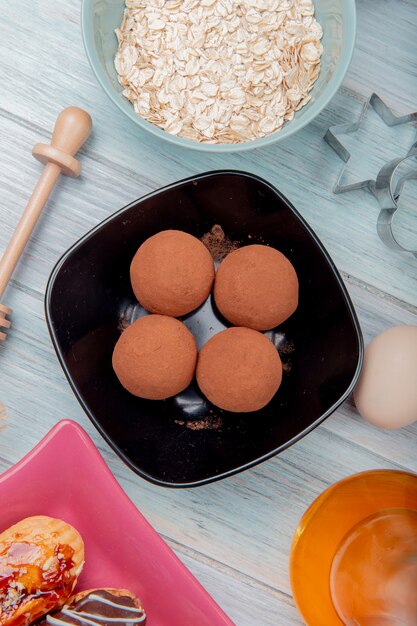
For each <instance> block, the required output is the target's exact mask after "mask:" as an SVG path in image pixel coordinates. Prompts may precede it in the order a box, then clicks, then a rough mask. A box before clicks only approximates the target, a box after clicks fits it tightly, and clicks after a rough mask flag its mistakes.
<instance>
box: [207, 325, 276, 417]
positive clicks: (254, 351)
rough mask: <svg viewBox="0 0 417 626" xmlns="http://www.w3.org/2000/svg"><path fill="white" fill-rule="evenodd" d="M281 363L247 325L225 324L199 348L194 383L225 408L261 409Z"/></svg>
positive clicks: (269, 397) (267, 343)
mask: <svg viewBox="0 0 417 626" xmlns="http://www.w3.org/2000/svg"><path fill="white" fill-rule="evenodd" d="M281 380H282V364H281V359H280V357H279V354H278V352H277V350H276V348H275V346H274V345H273V344H272V343H271V342H270V341H269V339H267V338H266V337H265V335H262V334H261V333H259V332H257V331H256V330H251V329H250V328H228V329H227V330H223V331H222V332H220V333H218V334H217V335H215V336H214V337H212V338H211V339H210V340H209V341H208V342H207V343H206V344H205V345H204V346H203V348H202V350H201V351H200V354H199V357H198V363H197V383H198V385H199V387H200V389H201V391H202V392H203V393H204V395H205V396H206V397H207V398H208V399H209V400H210V402H212V403H213V404H215V405H216V406H218V407H220V408H221V409H225V410H226V411H233V412H236V413H238V412H239V413H247V412H249V411H258V410H259V409H262V407H264V406H265V405H266V404H268V402H270V400H272V398H273V396H274V395H275V393H276V392H277V390H278V388H279V386H280V384H281Z"/></svg>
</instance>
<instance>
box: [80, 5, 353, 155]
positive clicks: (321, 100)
mask: <svg viewBox="0 0 417 626" xmlns="http://www.w3.org/2000/svg"><path fill="white" fill-rule="evenodd" d="M314 4H315V7H316V16H317V19H318V21H319V22H320V24H321V25H322V27H323V33H324V34H323V56H322V65H321V72H320V75H319V78H318V79H317V81H316V83H315V84H314V87H313V89H312V91H311V96H312V97H311V100H310V102H309V103H308V104H307V105H306V106H305V107H304V108H302V109H301V110H300V111H297V113H296V114H295V116H294V118H293V119H292V120H291V121H289V122H286V123H285V124H284V126H283V127H282V128H281V129H280V130H278V131H276V132H274V133H272V134H271V135H268V136H267V137H262V138H261V139H255V140H253V141H246V142H243V143H238V144H206V143H199V142H197V141H192V140H190V139H186V138H183V137H177V136H176V135H171V134H170V133H167V132H166V131H164V130H163V129H162V128H159V127H158V126H156V125H154V124H151V123H150V122H148V121H146V120H145V119H143V118H142V117H140V116H139V115H138V114H137V113H135V111H134V110H133V106H132V104H131V103H130V102H129V101H128V100H127V99H126V98H125V97H124V96H123V95H122V87H121V85H120V84H119V82H118V80H117V72H116V70H115V67H114V63H113V60H114V57H115V55H116V51H117V39H116V35H115V34H114V31H115V29H116V28H117V27H118V26H119V25H120V24H121V21H122V16H123V10H124V6H125V3H124V0H83V3H82V14H81V27H82V34H83V41H84V46H85V50H86V53H87V57H88V60H89V61H90V64H91V67H92V69H93V72H94V74H95V75H96V77H97V80H98V82H99V83H100V85H101V86H102V87H103V89H104V91H105V92H106V93H107V95H108V96H109V98H110V99H111V100H112V101H113V102H114V103H115V104H116V105H117V106H118V107H119V109H120V110H121V111H123V112H124V113H125V114H126V115H127V116H128V117H129V118H130V119H131V120H132V122H134V123H135V124H136V125H137V126H139V127H140V128H142V129H144V130H146V131H148V132H150V133H152V134H153V135H156V136H157V137H159V138H160V139H163V140H165V141H169V142H170V143H173V144H176V145H177V146H182V147H184V148H192V149H194V150H202V151H204V152H242V151H244V150H251V149H253V148H261V147H262V146H268V145H270V144H272V143H276V142H278V141H282V140H283V139H286V138H287V137H289V136H290V135H293V134H294V133H295V132H297V131H298V130H300V129H301V128H303V127H304V126H306V124H308V123H309V122H311V120H313V119H314V118H315V117H316V116H317V115H318V114H319V113H320V112H321V111H322V110H323V109H324V108H325V107H326V106H327V105H328V103H329V102H330V100H331V99H332V98H333V96H334V95H335V93H336V92H337V90H338V89H339V87H340V85H341V83H342V81H343V79H344V77H345V74H346V72H347V69H348V67H349V63H350V60H351V57H352V53H353V49H354V46H355V35H356V7H355V0H314Z"/></svg>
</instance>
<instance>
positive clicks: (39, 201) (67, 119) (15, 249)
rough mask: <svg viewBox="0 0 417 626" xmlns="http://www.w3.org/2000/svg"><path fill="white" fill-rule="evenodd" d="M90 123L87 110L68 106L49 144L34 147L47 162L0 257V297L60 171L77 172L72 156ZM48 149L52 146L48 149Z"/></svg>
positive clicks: (80, 144) (81, 142) (86, 134)
mask: <svg viewBox="0 0 417 626" xmlns="http://www.w3.org/2000/svg"><path fill="white" fill-rule="evenodd" d="M91 126H92V123H91V117H90V116H89V115H88V113H86V112H85V111H83V110H82V109H78V108H77V107H68V108H67V109H64V110H63V111H62V112H61V113H60V114H59V116H58V118H57V121H56V123H55V128H54V132H53V135H52V142H51V146H45V145H41V144H39V145H38V146H40V148H39V152H37V151H36V148H37V147H38V146H35V148H34V154H35V156H37V158H39V160H41V161H42V162H44V163H46V167H45V169H44V171H43V173H42V175H41V177H40V178H39V181H38V183H37V185H36V187H35V189H34V190H33V193H32V196H31V197H30V199H29V202H28V204H27V206H26V209H25V211H24V212H23V215H22V217H21V218H20V220H19V223H18V225H17V226H16V230H15V231H14V233H13V236H12V238H11V239H10V242H9V244H8V246H7V248H6V250H5V251H4V253H3V256H2V258H1V260H0V297H1V295H2V294H3V292H4V290H5V288H6V286H7V284H8V282H9V280H10V277H11V275H12V273H13V270H14V268H15V266H16V264H17V262H18V260H19V257H20V255H21V254H22V252H23V250H24V247H25V246H26V244H27V242H28V239H29V237H30V235H31V233H32V231H33V229H34V227H35V225H36V222H37V221H38V218H39V216H40V214H41V211H42V209H43V207H44V205H45V203H46V201H47V199H48V196H49V194H50V193H51V190H52V188H53V186H54V185H55V182H56V181H57V179H58V177H59V175H60V173H61V171H63V170H65V173H72V174H73V175H78V173H79V166H78V167H77V164H78V161H76V159H73V156H74V154H75V153H76V152H77V151H78V150H79V148H80V147H81V146H82V144H83V143H84V142H85V140H86V139H87V137H88V136H89V134H90V132H91ZM48 148H51V151H50V152H48ZM74 162H75V165H74Z"/></svg>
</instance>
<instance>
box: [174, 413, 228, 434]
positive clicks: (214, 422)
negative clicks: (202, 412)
mask: <svg viewBox="0 0 417 626" xmlns="http://www.w3.org/2000/svg"><path fill="white" fill-rule="evenodd" d="M175 423H176V424H178V426H185V427H186V428H188V429H189V430H221V428H222V426H223V419H222V418H221V417H211V416H210V415H208V416H207V417H205V418H204V419H201V420H193V421H191V420H189V421H185V420H175Z"/></svg>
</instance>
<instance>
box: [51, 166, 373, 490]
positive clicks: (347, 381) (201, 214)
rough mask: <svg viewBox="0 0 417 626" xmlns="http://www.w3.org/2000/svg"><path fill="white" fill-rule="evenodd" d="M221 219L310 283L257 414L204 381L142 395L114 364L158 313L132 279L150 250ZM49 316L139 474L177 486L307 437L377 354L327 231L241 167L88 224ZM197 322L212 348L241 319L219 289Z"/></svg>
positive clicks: (91, 411)
mask: <svg viewBox="0 0 417 626" xmlns="http://www.w3.org/2000/svg"><path fill="white" fill-rule="evenodd" d="M216 224H218V225H220V226H221V227H222V228H223V230H224V232H225V234H226V236H227V237H228V238H230V239H231V240H233V241H235V242H238V245H247V244H253V243H262V244H267V245H270V246H273V247H276V248H278V249H279V250H281V251H282V252H283V253H284V254H285V255H286V256H287V257H288V258H289V259H290V260H291V261H292V263H293V265H294V267H295V269H296V271H297V274H298V278H299V283H300V302H299V306H298V309H297V311H296V312H295V314H294V315H293V316H292V317H291V318H290V319H289V320H288V321H287V322H285V323H284V324H282V325H281V326H279V327H278V328H276V329H275V330H274V331H271V332H269V333H268V336H269V337H270V339H271V340H272V341H273V342H274V343H275V345H276V347H277V349H278V350H279V352H280V355H281V358H282V360H283V364H284V377H283V382H282V385H281V387H280V389H279V391H278V393H277V394H276V396H275V397H274V398H273V400H272V401H271V402H270V403H269V404H268V405H267V406H266V407H265V408H264V409H262V410H261V411H258V412H257V413H242V414H240V413H239V414H234V413H227V412H225V411H222V410H220V409H218V408H216V407H215V406H213V405H211V404H210V403H209V402H208V401H207V400H206V399H205V398H204V397H203V396H202V395H201V393H200V392H199V390H198V388H197V386H196V384H193V385H191V386H190V387H189V388H188V389H187V390H186V391H184V392H183V393H181V394H179V395H178V396H176V397H174V398H171V399H169V400H165V401H150V400H142V399H140V398H136V397H134V396H132V395H130V394H129V393H128V392H127V391H125V389H123V387H122V386H121V385H120V383H119V382H118V380H117V378H116V376H115V374H114V372H113V370H112V365H111V356H112V351H113V348H114V345H115V343H116V341H117V339H118V337H119V335H120V332H121V329H122V328H123V326H124V325H126V324H127V323H129V322H131V321H132V320H134V319H135V318H137V317H138V316H140V315H144V314H146V312H145V311H144V310H143V309H142V308H141V307H140V305H139V304H138V302H137V301H136V299H135V297H134V295H133V292H132V289H131V286H130V281H129V266H130V262H131V259H132V257H133V255H134V253H135V252H136V250H137V248H138V247H139V245H140V244H141V243H142V242H143V241H144V240H145V239H146V238H147V237H150V236H151V235H153V234H155V233H157V232H159V231H161V230H165V229H170V228H175V229H179V230H184V231H187V232H189V233H191V234H193V235H195V236H196V237H202V236H203V235H204V234H205V233H207V232H208V231H210V230H211V229H212V227H213V226H214V225H216ZM46 318H47V323H48V328H49V332H50V334H51V338H52V341H53V344H54V347H55V350H56V352H57V355H58V358H59V360H60V362H61V365H62V367H63V369H64V372H65V374H66V376H67V378H68V381H69V383H70V385H71V387H72V389H73V391H74V393H75V395H76V396H77V398H78V400H79V402H80V403H81V405H82V407H83V409H84V410H85V412H86V413H87V415H88V416H89V418H90V419H91V421H92V422H93V424H94V425H95V426H96V427H97V429H98V430H99V431H100V433H101V434H102V435H103V437H104V438H105V439H106V440H107V442H108V443H109V444H110V445H111V446H112V447H113V449H114V450H115V451H116V452H117V454H118V455H119V456H120V457H121V458H122V459H123V460H124V461H125V462H126V463H127V465H128V466H129V467H130V468H131V469H132V470H134V471H135V472H137V473H138V474H140V475H141V476H143V477H144V478H146V479H147V480H150V481H152V482H154V483H157V484H160V485H165V486H170V487H190V486H195V485H201V484H204V483H208V482H211V481H213V480H217V479H219V478H224V477H225V476H229V475H231V474H234V473H236V472H239V471H241V470H243V469H245V468H248V467H251V466H253V465H255V464H256V463H260V462H261V461H265V460H266V459H268V458H269V457H271V456H273V455H275V454H277V453H278V452H280V451H282V450H284V449H285V448H287V447H288V446H290V445H291V444H293V443H294V442H296V441H297V440H298V439H300V438H301V437H303V436H304V435H306V434H307V433H308V432H310V431H311V430H312V429H313V428H315V427H316V426H317V425H318V424H320V423H321V422H322V421H323V420H324V419H326V417H328V416H329V415H330V414H331V413H332V411H334V410H335V409H336V408H337V407H338V406H339V405H340V404H341V403H342V402H343V401H344V400H345V399H346V398H347V397H348V395H349V394H350V392H351V391H352V389H353V387H354V385H355V383H356V380H357V378H358V375H359V371H360V368H361V364H362V358H363V342H362V337H361V332H360V327H359V324H358V321H357V318H356V315H355V312H354V309H353V306H352V303H351V301H350V298H349V296H348V293H347V291H346V289H345V287H344V284H343V282H342V280H341V277H340V276H339V274H338V272H337V270H336V268H335V266H334V265H333V263H332V261H331V259H330V257H329V255H328V254H327V252H326V251H325V249H324V248H323V246H322V245H321V243H320V241H319V240H318V239H317V237H316V235H315V234H314V233H313V231H312V230H311V229H310V228H309V226H308V225H307V224H306V222H305V221H304V220H303V219H302V217H301V216H300V215H299V214H298V213H297V211H296V210H295V209H294V207H293V206H292V205H291V204H290V203H289V202H288V200H286V198H285V197H284V196H283V195H282V194H281V193H280V192H279V191H278V190H277V189H275V188H274V187H273V186H272V185H270V184H269V183H267V182H265V181H264V180H262V179H260V178H257V177H256V176H253V175H251V174H246V173H243V172H236V171H219V172H209V173H206V174H201V175H199V176H196V177H193V178H188V179H186V180H184V181H180V182H178V183H175V184H173V185H170V186H168V187H164V188H163V189H160V190H159V191H156V192H154V193H151V194H149V195H148V196H145V197H144V198H141V199H139V200H137V201H136V202H133V203H132V204H130V205H129V206H127V207H125V208H124V209H121V210H120V211H118V212H117V213H115V214H114V215H112V216H111V217H109V218H108V219H106V220H105V221H104V222H103V223H101V224H99V225H98V226H97V227H96V228H94V229H93V230H92V231H90V232H89V233H87V234H86V235H85V236H84V237H83V238H82V239H80V241H78V243H76V244H75V245H74V246H72V248H70V249H69V250H68V251H67V252H66V253H65V254H64V255H63V257H62V258H61V259H60V261H59V262H58V264H57V265H56V267H55V268H54V270H53V272H52V274H51V277H50V279H49V282H48V286H47V291H46ZM183 321H184V322H185V324H186V325H187V326H188V327H189V328H190V330H192V332H193V333H194V335H195V336H196V339H197V343H198V345H199V347H201V346H202V345H203V344H204V343H205V342H206V341H207V340H208V339H209V338H210V336H212V335H213V334H215V333H216V332H219V330H222V329H224V328H225V327H226V326H227V322H225V320H224V319H222V317H221V315H220V314H219V313H218V311H217V310H216V308H215V306H214V303H213V302H212V299H211V297H210V298H209V299H208V300H207V302H206V303H205V304H204V305H202V306H201V307H200V308H199V309H197V311H194V312H193V313H192V314H190V315H188V316H186V317H185V318H183Z"/></svg>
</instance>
